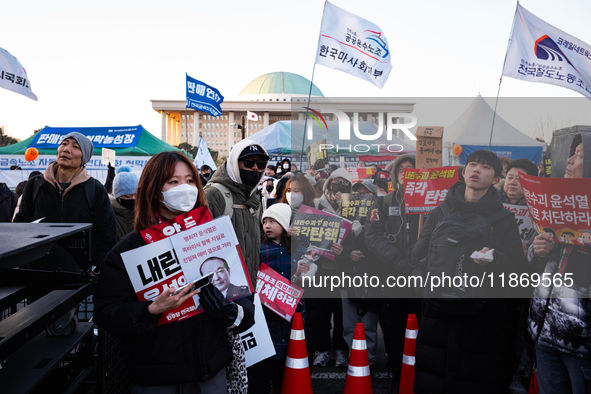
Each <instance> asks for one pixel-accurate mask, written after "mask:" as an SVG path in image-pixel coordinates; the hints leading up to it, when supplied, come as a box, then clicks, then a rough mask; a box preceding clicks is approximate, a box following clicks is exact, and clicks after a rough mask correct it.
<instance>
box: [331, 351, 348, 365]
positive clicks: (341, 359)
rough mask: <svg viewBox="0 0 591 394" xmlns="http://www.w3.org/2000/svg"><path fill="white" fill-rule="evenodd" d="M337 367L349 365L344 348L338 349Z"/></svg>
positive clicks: (335, 363)
mask: <svg viewBox="0 0 591 394" xmlns="http://www.w3.org/2000/svg"><path fill="white" fill-rule="evenodd" d="M334 365H335V367H346V366H347V365H349V362H348V361H347V355H346V354H345V352H344V351H343V350H337V359H336V361H335V362H334Z"/></svg>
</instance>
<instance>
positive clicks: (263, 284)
mask: <svg viewBox="0 0 591 394" xmlns="http://www.w3.org/2000/svg"><path fill="white" fill-rule="evenodd" d="M256 292H257V293H258V294H259V297H260V298H261V303H262V304H263V305H264V306H266V307H267V308H269V309H270V310H272V311H273V312H275V313H276V314H278V315H279V316H281V317H282V318H284V319H285V320H287V321H289V322H290V321H291V318H292V317H293V314H294V313H295V311H296V308H297V306H298V303H299V302H300V299H301V298H302V295H303V294H304V289H302V288H301V287H299V286H297V285H294V284H293V283H291V282H290V281H289V279H285V278H284V277H283V276H281V274H280V273H278V272H277V271H275V270H274V269H273V268H271V267H269V266H268V265H267V264H265V263H261V265H260V267H259V271H258V272H257V287H256Z"/></svg>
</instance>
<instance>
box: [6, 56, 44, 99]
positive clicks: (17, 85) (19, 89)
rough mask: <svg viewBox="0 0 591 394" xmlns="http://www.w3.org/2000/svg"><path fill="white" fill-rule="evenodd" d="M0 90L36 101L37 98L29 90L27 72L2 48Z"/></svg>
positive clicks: (29, 83)
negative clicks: (10, 91)
mask: <svg viewBox="0 0 591 394" xmlns="http://www.w3.org/2000/svg"><path fill="white" fill-rule="evenodd" d="M0 88H4V89H8V90H12V91H13V92H15V93H19V94H22V95H23V96H27V97H28V98H30V99H33V100H35V101H37V96H35V94H34V93H33V91H32V90H31V82H30V81H29V77H28V76H27V72H26V71H25V69H24V68H23V66H22V65H21V64H20V62H19V61H18V59H17V58H16V57H14V56H12V55H11V54H10V53H8V51H6V50H4V49H2V48H0Z"/></svg>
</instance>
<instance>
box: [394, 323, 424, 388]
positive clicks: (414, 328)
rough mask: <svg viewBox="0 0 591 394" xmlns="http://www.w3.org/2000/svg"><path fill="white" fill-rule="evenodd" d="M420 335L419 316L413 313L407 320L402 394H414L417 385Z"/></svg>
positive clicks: (401, 376) (401, 385) (402, 370)
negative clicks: (416, 373) (416, 360)
mask: <svg viewBox="0 0 591 394" xmlns="http://www.w3.org/2000/svg"><path fill="white" fill-rule="evenodd" d="M418 333H419V323H418V321H417V315H415V314H414V313H411V314H409V315H408V319H407V320H406V334H405V335H404V354H403V355H402V369H401V371H400V372H401V373H400V391H399V393H400V394H412V393H413V386H414V383H415V346H416V344H417V335H418Z"/></svg>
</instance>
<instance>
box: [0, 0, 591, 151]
mask: <svg viewBox="0 0 591 394" xmlns="http://www.w3.org/2000/svg"><path fill="white" fill-rule="evenodd" d="M333 3H334V4H335V5H337V6H339V7H341V8H344V9H346V10H347V11H350V12H352V13H354V14H357V15H359V16H361V17H363V18H365V19H368V20H370V21H372V22H374V23H376V24H377V25H379V26H380V27H381V29H382V30H383V31H384V33H385V35H386V37H387V39H388V41H389V44H390V47H391V51H392V63H393V69H392V72H391V74H390V77H389V80H388V81H387V83H386V85H385V87H384V88H383V89H378V88H376V87H374V86H373V85H371V84H370V83H368V82H365V81H362V80H360V79H356V78H355V77H353V76H350V75H348V74H344V73H342V72H339V71H335V70H331V69H328V68H325V67H322V66H318V67H317V68H316V74H315V76H314V83H315V84H316V85H317V86H318V87H319V88H320V89H321V90H322V92H323V93H324V95H325V96H327V97H354V96H355V97H356V96H359V97H474V96H476V95H477V94H478V92H480V93H481V94H482V95H483V96H485V97H495V96H496V94H497V88H498V83H499V77H500V74H501V71H502V65H503V60H504V57H505V52H506V48H507V42H508V39H509V33H510V29H511V24H512V21H513V16H514V13H515V6H516V3H515V2H514V1H512V0H496V1H474V0H472V1H467V0H466V1H464V0H451V1H447V2H443V1H437V0H428V1H420V0H417V1H410V0H406V1H391V0H389V1H371V0H370V1H363V2H360V1H355V0H334V1H333ZM2 4H3V8H2V13H0V32H1V33H0V37H2V39H1V40H0V47H2V48H4V49H5V50H7V51H9V52H10V53H11V54H12V55H14V56H16V57H17V58H18V59H19V60H20V62H21V64H22V65H23V66H24V67H25V69H26V70H27V73H28V76H29V80H30V82H31V86H32V89H33V92H34V93H35V94H36V95H37V97H38V98H39V101H37V102H35V101H33V100H31V99H29V98H26V97H24V96H21V95H18V94H15V93H13V92H10V91H7V90H4V89H2V90H0V107H1V111H0V125H3V126H5V127H6V128H5V130H6V132H7V133H8V134H10V135H12V136H14V137H17V138H20V139H24V138H27V137H28V136H30V135H31V134H32V132H33V130H34V129H38V128H42V127H44V126H46V125H47V126H54V127H75V126H86V127H92V126H131V125H137V124H142V125H143V126H144V127H145V128H146V129H147V130H149V131H150V132H151V133H153V134H155V135H157V136H159V135H160V124H161V120H160V115H159V114H158V113H157V112H155V111H154V110H152V107H151V103H150V100H151V99H174V100H184V98H185V72H187V73H188V74H189V75H191V76H192V77H194V78H196V79H199V80H202V81H204V82H206V83H208V84H210V85H212V86H214V87H216V88H218V89H219V90H220V92H221V93H222V94H223V95H224V96H225V97H226V99H227V100H231V99H235V98H236V97H237V96H238V94H239V93H240V91H241V90H242V88H243V87H244V86H245V85H246V84H248V83H249V82H250V81H252V80H253V79H255V78H257V77H258V76H260V75H262V74H266V73H269V72H274V71H289V72H293V73H297V74H300V75H302V76H304V77H306V78H308V79H309V78H311V76H312V67H313V62H314V58H315V53H316V46H317V41H318V33H319V28H320V20H321V18H322V10H323V5H324V1H322V0H300V1H297V2H286V1H277V0H269V1H260V0H254V1H250V2H245V1H216V2H214V1H195V0H192V1H168V2H162V1H151V0H143V1H125V0H118V1H110V0H103V1H100V2H88V1H80V0H78V1H37V0H31V1H26V0H19V1H12V0H4V1H3V2H2ZM521 5H522V6H523V7H525V8H526V9H527V10H528V11H530V12H532V13H533V14H535V15H536V16H538V17H539V18H542V19H544V20H545V21H546V22H548V23H550V24H552V25H554V26H555V27H557V28H559V29H561V30H564V31H566V32H567V33H569V34H570V35H573V36H575V37H577V38H578V39H580V40H582V41H585V42H587V43H591V24H589V22H588V16H589V15H591V2H590V1H584V0H579V1H573V0H563V1H561V2H557V1H555V0H553V1H549V0H536V1H531V0H530V1H523V2H521ZM500 95H501V97H581V96H580V95H578V94H577V93H575V92H574V91H570V90H567V89H564V88H559V87H556V86H552V85H547V84H535V83H530V82H522V81H518V80H514V79H510V78H504V80H503V84H502V86H501V93H500ZM582 103H583V104H582V105H583V108H586V107H585V105H587V106H589V105H591V104H590V102H586V101H582ZM589 109H591V108H587V110H586V111H585V110H584V109H583V110H581V111H578V110H576V111H573V113H571V114H570V115H569V119H568V120H567V121H568V122H575V123H581V122H583V121H585V120H584V119H579V118H578V116H579V115H580V112H581V113H582V112H586V113H590V114H591V110H589ZM565 122H566V121H565ZM590 124H591V123H590ZM517 126H518V125H517ZM518 127H519V126H518ZM525 131H528V130H525Z"/></svg>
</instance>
